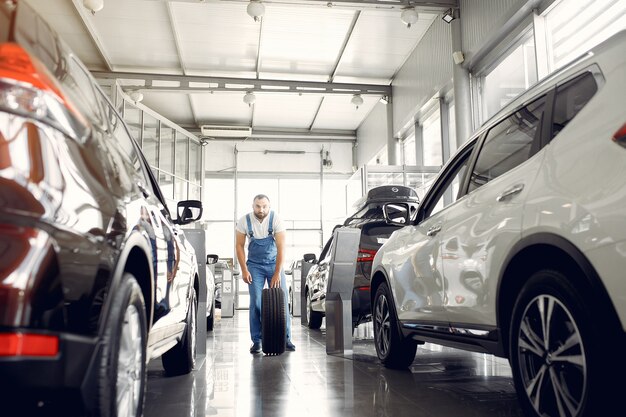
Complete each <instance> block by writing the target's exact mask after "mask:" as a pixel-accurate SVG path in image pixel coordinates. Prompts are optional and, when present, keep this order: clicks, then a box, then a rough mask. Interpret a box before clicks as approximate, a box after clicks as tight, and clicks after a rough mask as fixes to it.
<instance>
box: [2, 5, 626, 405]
mask: <svg viewBox="0 0 626 417" xmlns="http://www.w3.org/2000/svg"><path fill="white" fill-rule="evenodd" d="M20 1H24V2H27V3H29V4H30V5H31V6H32V7H33V9H34V10H36V12H38V13H39V14H40V15H41V16H42V17H43V18H44V19H45V20H46V21H47V22H48V23H49V24H50V26H51V27H52V28H53V29H54V30H55V31H56V32H58V34H59V36H60V38H61V39H63V41H64V42H65V43H66V44H67V45H68V46H69V48H71V50H72V51H73V52H74V53H75V54H76V56H77V57H78V58H79V59H80V60H81V61H82V63H83V64H84V65H85V67H86V68H87V69H88V70H89V72H90V73H91V75H92V76H93V77H94V78H95V80H96V81H97V83H98V85H99V86H100V88H101V89H102V91H103V92H104V93H105V94H106V95H107V96H108V99H109V100H110V102H111V103H112V105H113V106H114V108H115V109H116V110H117V111H118V112H119V114H120V115H121V117H122V118H123V120H124V122H125V123H126V125H127V126H128V129H129V132H130V134H131V136H132V137H133V138H134V139H135V141H136V142H137V144H138V145H139V148H140V149H141V151H142V152H143V154H144V155H145V159H146V161H147V164H148V165H149V167H150V169H151V170H152V173H153V174H154V177H155V178H156V180H157V182H158V184H159V186H160V188H161V190H162V193H163V197H164V199H165V202H166V203H167V206H168V208H169V211H170V212H171V213H180V212H179V210H178V207H177V203H178V202H179V201H183V200H199V201H201V202H202V215H201V217H200V218H199V219H198V220H197V221H195V222H191V223H189V224H187V225H184V226H182V230H183V232H184V233H187V234H189V236H192V235H193V236H196V237H198V236H199V238H198V239H197V240H196V239H195V238H194V239H191V238H190V240H192V241H193V243H194V245H197V246H195V250H196V255H197V262H198V269H199V270H200V271H199V273H200V276H202V277H205V278H206V277H209V276H213V284H212V285H213V286H209V291H212V292H213V293H214V295H215V296H219V298H218V300H219V302H218V304H217V305H215V311H214V312H213V313H212V314H213V316H212V317H211V318H210V320H211V325H210V326H207V320H209V319H208V318H207V316H206V315H205V314H204V312H203V310H202V309H203V307H206V303H204V304H203V303H202V302H201V303H199V304H198V320H197V329H196V331H197V335H198V339H197V340H196V346H197V347H196V349H197V357H196V361H195V365H194V368H193V370H192V371H191V372H190V373H188V374H183V375H176V376H172V375H169V374H168V373H167V372H165V371H164V369H163V366H162V363H161V360H160V359H158V358H156V359H153V360H151V361H150V362H149V363H148V364H147V384H146V391H145V399H144V400H145V405H144V410H143V415H144V416H145V417H157V416H190V417H191V416H193V417H199V416H213V415H215V416H223V417H231V416H232V417H235V416H237V417H244V416H255V417H256V416H269V417H280V416H289V415H298V416H302V417H304V416H316V417H322V416H364V417H365V416H393V417H399V416H409V415H410V416H433V417H438V416H446V417H448V416H450V417H451V416H476V417H479V416H502V417H504V416H523V415H526V414H525V412H524V410H523V408H522V407H521V406H520V404H519V402H518V396H517V393H516V389H515V384H514V380H513V376H512V372H511V366H510V364H509V361H508V360H507V359H506V358H502V357H498V356H496V355H492V354H489V353H483V352H479V351H476V352H470V351H467V350H461V349H456V348H454V347H446V346H442V345H439V344H436V343H428V342H427V343H425V344H421V345H419V346H418V347H417V354H416V356H415V359H414V361H413V362H412V363H411V365H410V366H409V368H408V369H404V370H398V369H390V368H388V367H385V366H384V365H383V364H381V362H380V361H379V358H378V357H377V351H376V348H375V343H374V337H375V335H374V330H373V324H372V320H365V321H364V322H361V323H358V325H357V326H356V327H354V328H353V326H352V323H346V320H343V321H342V320H341V319H342V317H340V313H337V317H334V316H330V317H329V316H328V315H329V314H330V313H329V312H327V313H326V314H327V315H326V317H325V318H324V320H323V322H322V324H321V326H320V328H319V329H314V328H309V326H308V325H307V322H306V319H305V316H306V315H307V311H306V308H307V300H306V299H305V298H304V293H303V288H304V283H305V278H306V277H305V275H306V272H307V270H308V269H303V268H302V264H303V263H306V262H303V257H304V255H305V254H315V255H316V256H317V257H318V258H319V257H320V252H322V250H323V248H324V246H325V244H326V242H327V241H328V240H329V238H331V237H332V236H333V235H334V233H335V231H336V225H342V224H343V223H344V221H345V220H346V218H348V217H349V216H351V215H352V214H353V213H355V211H358V210H359V209H360V208H362V207H363V201H364V199H365V197H366V196H367V195H368V192H369V191H370V190H371V189H373V188H375V187H381V186H403V187H409V188H411V189H412V190H414V191H415V194H416V195H417V197H418V199H419V200H420V201H421V200H422V199H423V198H424V196H425V195H426V193H427V191H428V190H429V188H430V186H431V185H432V184H433V181H434V180H435V179H436V177H437V175H438V173H439V172H441V170H442V167H444V166H445V165H446V163H447V162H448V160H450V158H451V156H453V155H454V154H455V152H456V151H457V150H458V149H461V148H462V147H463V146H464V144H465V143H466V142H467V141H468V139H469V138H470V137H471V136H472V134H473V133H474V132H475V131H477V130H478V129H479V128H480V127H481V126H482V125H483V123H485V122H487V121H488V120H490V118H491V117H492V116H494V115H496V114H497V113H498V111H499V110H500V109H501V108H503V107H504V106H506V105H507V104H508V103H509V102H511V101H512V100H514V99H515V98H516V97H517V96H519V95H520V94H523V93H524V92H525V91H527V90H528V89H529V88H530V87H531V86H533V85H534V84H536V83H537V82H538V81H541V80H544V79H548V78H550V77H551V74H553V73H554V72H556V71H558V70H560V69H563V68H566V67H567V66H568V65H570V64H571V63H572V62H573V61H575V60H576V59H577V58H578V57H579V56H580V55H581V54H583V53H584V52H586V51H588V50H589V49H591V48H593V47H594V46H596V45H598V44H600V43H601V42H603V41H605V40H606V39H608V38H610V37H611V36H612V35H615V34H616V33H618V32H620V31H623V30H624V29H626V1H625V0H424V1H422V0H364V1H351V0H251V1H248V0H20ZM258 194H265V195H267V196H268V197H269V201H270V203H271V209H272V210H274V211H275V213H277V214H278V215H279V216H280V219H281V220H282V222H283V225H284V227H285V242H284V249H285V251H284V258H283V268H284V270H286V271H287V275H286V279H287V281H288V285H289V288H290V290H289V291H290V296H289V301H290V302H291V305H292V307H291V308H289V310H290V312H289V313H288V314H290V316H291V341H292V342H293V343H294V345H295V351H285V352H280V354H277V355H272V354H263V353H260V354H258V353H257V354H251V353H250V350H249V349H250V344H251V343H252V342H251V340H250V333H249V321H248V314H249V312H248V305H249V301H250V294H249V291H248V285H247V284H246V283H245V282H244V281H243V279H242V277H241V265H239V261H238V259H237V253H236V237H237V235H236V234H235V226H236V223H237V221H238V219H240V218H241V217H242V216H244V215H245V214H246V213H249V212H251V211H252V203H253V198H254V197H255V196H256V195H258ZM179 215H180V214H179ZM336 239H337V238H336ZM380 243H384V242H383V241H380ZM374 253H375V252H374ZM207 255H217V256H216V258H218V261H217V262H216V263H214V262H213V261H211V262H207V260H206V257H207ZM373 256H374V254H372V258H373ZM331 262H332V261H331ZM353 265H354V262H353ZM207 279H208V278H207ZM201 285H202V287H203V289H197V292H198V297H199V299H200V298H201V296H203V295H204V296H206V291H207V288H206V286H205V285H204V284H201ZM350 285H351V284H350ZM350 288H351V287H350ZM347 299H348V300H349V299H350V297H349V296H348V297H347ZM343 300H344V301H345V300H346V298H345V296H344V298H343ZM213 302H214V303H215V300H214V301H213ZM327 305H329V302H327ZM346 305H348V306H350V304H345V303H344V304H342V306H344V308H345V306H346ZM327 308H328V307H327ZM348 308H350V307H348ZM343 318H344V319H345V315H344V317H343ZM331 320H332V321H333V323H332V324H331ZM209 327H210V328H209ZM339 333H341V338H342V340H340V341H339V342H337V341H336V340H335V341H333V342H332V348H331V346H330V342H329V340H330V338H331V336H332V337H336V336H337V335H338V334H339ZM0 414H1V413H0ZM51 415H57V414H51ZM128 415H132V414H128ZM563 415H569V414H563Z"/></svg>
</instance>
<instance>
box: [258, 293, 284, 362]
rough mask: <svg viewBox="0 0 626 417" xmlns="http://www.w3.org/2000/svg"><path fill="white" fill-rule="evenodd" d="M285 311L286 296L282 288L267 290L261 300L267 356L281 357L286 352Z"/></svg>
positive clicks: (264, 350) (262, 331)
mask: <svg viewBox="0 0 626 417" xmlns="http://www.w3.org/2000/svg"><path fill="white" fill-rule="evenodd" d="M285 310H286V309H285V294H284V293H283V290H282V288H265V289H264V290H263V293H262V298H261V334H262V335H263V336H262V339H261V342H262V345H263V353H265V354H266V355H280V354H282V353H284V352H285V342H286V338H287V322H286V320H287V318H286V316H285Z"/></svg>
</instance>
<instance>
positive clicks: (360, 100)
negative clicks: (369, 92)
mask: <svg viewBox="0 0 626 417" xmlns="http://www.w3.org/2000/svg"><path fill="white" fill-rule="evenodd" d="M350 102H351V103H352V104H354V105H355V106H356V108H357V109H358V108H359V106H360V105H361V104H363V97H361V95H360V94H355V95H353V96H352V100H350Z"/></svg>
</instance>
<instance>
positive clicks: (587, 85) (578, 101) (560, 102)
mask: <svg viewBox="0 0 626 417" xmlns="http://www.w3.org/2000/svg"><path fill="white" fill-rule="evenodd" d="M596 91H598V85H597V84H596V80H595V79H594V78H593V75H591V74H590V73H588V72H587V73H585V74H583V75H581V76H579V77H576V78H575V79H573V80H571V81H569V82H567V83H565V84H563V85H562V86H560V87H558V89H557V93H556V101H555V104H554V120H553V124H552V137H555V136H556V135H557V134H558V133H559V132H560V131H561V130H562V129H563V128H564V127H565V126H566V125H567V124H568V123H569V122H570V120H572V119H573V118H574V116H576V115H577V114H578V112H579V111H580V110H581V109H582V108H583V107H584V106H585V104H587V103H588V102H589V100H591V97H593V95H594V94H595V93H596Z"/></svg>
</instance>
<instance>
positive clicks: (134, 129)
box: [124, 103, 141, 145]
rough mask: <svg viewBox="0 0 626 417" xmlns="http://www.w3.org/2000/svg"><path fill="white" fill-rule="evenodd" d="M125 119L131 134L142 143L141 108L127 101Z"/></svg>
mask: <svg viewBox="0 0 626 417" xmlns="http://www.w3.org/2000/svg"><path fill="white" fill-rule="evenodd" d="M124 121H126V126H128V130H129V131H130V135H131V136H132V137H133V138H134V139H135V140H136V141H137V143H138V144H139V145H141V110H139V109H138V108H137V107H133V106H131V105H129V104H128V103H126V105H125V107H124Z"/></svg>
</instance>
